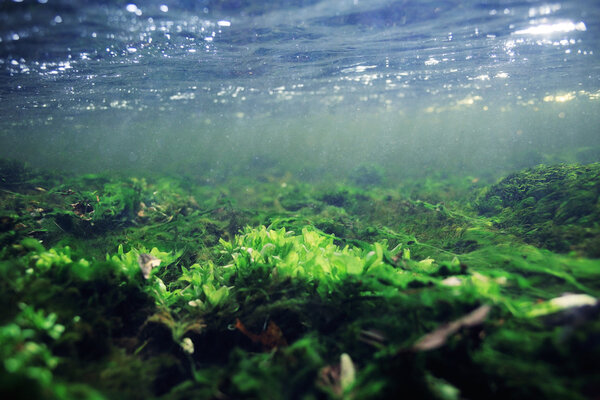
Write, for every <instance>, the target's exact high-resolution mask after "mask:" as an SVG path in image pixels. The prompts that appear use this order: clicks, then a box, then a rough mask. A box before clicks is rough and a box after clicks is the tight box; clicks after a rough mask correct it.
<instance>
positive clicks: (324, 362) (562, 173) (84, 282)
mask: <svg viewBox="0 0 600 400" xmlns="http://www.w3.org/2000/svg"><path fill="white" fill-rule="evenodd" d="M594 168H595V166H587V167H581V166H570V167H569V166H560V167H552V168H550V169H544V168H542V167H540V168H539V170H538V169H534V170H528V171H522V172H521V173H522V174H523V176H521V177H519V176H520V175H519V174H516V175H515V176H516V177H517V178H514V177H512V178H510V179H509V178H507V180H506V181H500V182H499V183H498V184H496V185H493V186H489V187H487V188H485V189H483V191H482V189H481V187H480V185H479V184H477V185H475V184H474V183H473V179H471V178H469V179H463V178H460V179H458V178H456V179H455V178H452V179H449V180H448V181H443V180H440V181H436V182H433V181H431V182H427V181H415V182H409V181H405V182H403V184H402V189H401V191H399V189H398V190H397V189H393V188H381V187H369V188H365V187H354V186H352V185H348V184H342V185H340V184H337V185H329V186H318V185H309V184H307V183H305V182H295V181H293V180H292V179H291V178H290V177H289V176H287V177H286V176H277V177H273V178H272V179H265V180H264V181H263V182H260V183H256V182H255V181H252V182H249V181H247V180H245V179H243V178H240V177H237V178H235V179H232V180H231V181H230V182H228V185H227V186H198V185H196V184H193V183H192V182H193V181H192V180H189V179H187V178H186V179H175V178H166V177H159V178H152V177H145V178H117V177H110V178H108V177H99V176H86V177H74V178H65V179H64V180H63V181H62V182H60V183H57V184H56V186H55V187H52V186H49V185H48V186H47V187H46V188H45V190H44V191H39V190H31V184H30V183H28V182H25V183H24V184H23V185H16V186H14V187H12V188H11V190H10V191H9V192H2V193H1V194H0V202H2V204H3V205H6V206H8V211H7V212H6V213H5V216H6V218H7V219H6V220H5V221H4V222H3V223H4V224H5V225H3V226H5V228H4V229H3V232H1V233H0V235H1V236H0V238H1V240H2V243H3V245H2V249H1V250H0V301H1V302H2V304H3V305H4V307H3V308H2V310H1V311H0V339H1V340H2V347H1V349H2V350H1V351H2V352H3V353H2V355H3V360H8V361H6V362H8V365H6V362H5V364H4V365H2V366H1V367H2V368H0V392H2V394H5V393H9V392H10V394H11V395H13V396H14V394H17V395H21V396H29V397H39V398H57V397H60V398H69V397H74V398H75V397H77V398H102V397H106V398H114V397H120V398H139V397H144V398H190V397H200V398H213V397H229V398H262V397H268V398H273V399H278V398H281V399H283V398H290V397H306V398H333V399H335V398H385V397H397V396H400V395H405V396H406V395H410V396H412V397H415V398H433V399H457V398H493V399H499V398H507V397H510V398H517V399H526V398H532V397H534V398H556V397H559V398H574V399H579V398H586V396H587V397H589V396H590V395H591V394H593V393H595V392H597V389H598V387H597V385H596V384H595V379H594V377H595V375H597V374H598V373H599V371H598V367H597V363H595V361H594V360H595V359H596V358H597V357H598V356H600V347H599V346H598V343H596V342H597V341H596V340H595V338H596V337H597V335H598V332H600V325H599V324H598V322H597V321H598V318H597V317H598V316H599V315H600V305H599V303H598V300H597V299H598V297H600V287H599V286H598V260H597V259H594V258H586V257H582V256H576V255H575V254H568V253H567V254H557V253H555V252H553V251H551V250H548V249H546V248H540V247H537V246H536V244H537V242H536V241H535V240H530V239H528V237H524V236H523V235H522V233H523V229H524V228H522V227H521V225H515V226H512V225H510V224H509V221H510V218H511V217H512V216H513V215H514V214H515V213H517V212H518V213H520V214H519V217H522V218H529V219H530V220H531V221H533V220H535V221H538V220H539V221H541V220H543V218H549V219H552V221H554V222H553V223H556V224H558V222H557V221H563V219H561V218H558V219H556V217H557V216H558V215H562V214H559V213H558V211H557V210H564V213H566V214H565V215H567V214H568V215H569V217H567V218H566V219H564V221H565V223H564V224H562V225H559V226H562V227H564V226H566V225H569V226H572V227H578V228H581V227H584V228H585V229H595V228H594V224H593V223H590V224H588V222H589V221H590V219H593V218H595V217H594V215H595V214H594V212H595V211H594V210H595V209H594V208H593V207H592V208H586V207H583V206H581V204H583V203H581V202H575V203H577V204H579V206H577V207H575V208H573V209H571V208H569V207H568V206H567V205H565V204H563V203H564V201H563V203H561V204H559V205H558V206H557V208H552V212H550V213H539V214H535V215H534V216H530V217H527V216H526V215H525V213H526V212H529V211H532V210H537V208H535V207H532V206H531V205H528V206H521V205H522V202H523V201H526V200H527V199H528V198H529V197H531V196H534V195H535V194H536V193H537V194H539V195H540V196H541V197H540V201H542V202H543V201H545V200H544V199H545V198H546V197H548V199H550V198H558V197H560V196H561V195H557V194H556V193H557V192H556V190H559V189H560V187H561V185H562V186H564V185H567V186H568V187H571V188H573V187H578V186H577V185H579V184H582V182H587V184H586V185H584V186H586V187H588V189H589V190H588V191H592V192H593V190H595V189H594V188H595V187H596V186H595V185H596V184H597V178H595V175H593V173H592V172H593V170H594ZM544 171H545V172H544ZM553 171H554V172H553ZM569 171H571V172H572V173H571V172H569ZM582 171H583V172H582ZM540 174H542V175H543V176H546V174H549V176H554V177H555V178H551V177H549V178H547V179H546V178H542V177H540V176H541V175H540ZM582 177H583V178H582ZM121 179H123V181H124V182H125V184H124V185H123V187H122V188H121V187H120V186H119V182H121ZM581 179H583V180H581ZM282 180H285V182H284V183H285V185H283V184H282ZM519 182H520V183H519ZM553 182H554V183H553ZM569 182H570V183H569ZM474 185H475V186H474ZM569 185H571V186H569ZM573 185H575V186H573ZM250 188H251V189H250ZM69 190H71V191H69ZM477 192H479V197H478V198H477V200H476V201H475V202H473V199H474V198H475V196H476V194H477ZM559 193H562V192H559ZM96 195H97V196H98V197H99V198H100V201H101V202H102V199H103V198H106V203H105V205H102V206H100V205H98V199H95V196H96ZM552 196H554V197H552ZM584 197H585V196H584ZM76 198H80V199H84V200H86V201H89V202H90V205H91V206H93V207H94V212H93V213H92V212H91V211H90V212H84V213H82V215H77V214H76V213H75V211H74V209H73V208H72V206H71V204H73V201H74V199H76ZM585 198H587V197H585ZM196 199H198V200H196ZM82 201H83V200H82ZM575 203H574V204H575ZM584 203H585V202H584ZM494 204H499V206H500V207H499V208H497V209H496V208H494V206H493V205H494ZM585 204H587V203H585ZM32 205H35V207H36V209H41V210H42V211H35V210H34V211H35V212H33V215H32V210H31V208H30V207H32ZM101 207H106V209H107V210H110V211H106V212H102V213H99V214H98V217H96V216H95V214H96V211H97V210H101V209H102V208H101ZM561 207H562V208H561ZM569 210H571V211H573V210H588V211H589V210H591V211H589V212H588V211H585V212H578V211H577V212H576V211H573V212H571V211H569ZM84 211H85V210H84ZM561 212H563V211H561ZM86 214H91V215H86ZM100 214H104V216H103V217H102V216H100ZM67 216H68V218H69V219H71V220H72V221H74V222H73V225H72V227H73V228H72V229H66V228H67V226H66V225H64V224H63V225H60V223H61V222H64V221H63V220H62V219H61V218H67ZM83 217H84V218H83ZM88 218H89V220H87V219H88ZM94 218H99V219H98V220H97V223H98V224H100V225H101V226H102V230H101V231H100V230H98V229H99V228H98V227H96V226H95V225H92V222H93V221H94ZM573 218H574V219H573ZM555 219H556V220H555ZM567 221H568V222H567ZM54 222H56V223H57V224H55V223H54ZM95 223H96V222H94V224H95ZM19 224H22V225H24V226H26V227H27V228H26V229H24V228H22V227H20V226H19ZM34 226H38V227H41V229H36V230H33V229H30V227H34ZM100 232H102V234H101V235H100V234H99V233H100ZM535 232H537V231H535ZM582 254H583V253H582ZM567 292H568V294H565V293H567ZM11 360H12V361H11ZM524 376H527V377H533V379H526V380H524V379H523V377H524Z"/></svg>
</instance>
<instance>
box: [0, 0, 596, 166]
mask: <svg viewBox="0 0 600 400" xmlns="http://www.w3.org/2000/svg"><path fill="white" fill-rule="evenodd" d="M0 4H1V8H0V9H1V11H0V21H1V23H0V26H1V28H0V39H1V42H0V63H1V64H0V74H1V76H2V79H1V83H0V93H1V100H2V103H1V104H2V105H1V106H0V112H1V114H2V121H1V122H0V124H1V131H0V135H1V136H0V140H1V141H2V146H1V150H0V155H2V156H10V157H18V158H20V159H24V160H28V161H30V162H32V163H33V164H34V165H42V166H49V167H62V168H68V169H74V170H77V171H95V170H102V169H115V168H116V169H148V168H153V169H158V170H162V169H173V168H184V169H196V170H197V169H202V170H206V171H210V170H214V171H221V172H222V171H228V170H236V169H240V168H241V169H253V168H261V167H262V166H264V165H265V164H268V165H278V166H279V167H281V168H283V169H287V170H289V171H291V172H292V173H294V174H295V175H299V176H311V174H314V173H313V170H315V169H316V170H321V171H322V170H326V171H330V172H332V173H340V172H343V171H346V170H348V168H351V167H352V166H356V165H357V164H360V163H376V164H379V165H382V166H384V167H386V168H387V170H388V171H396V172H394V173H395V174H397V175H402V174H415V173H423V172H425V173H434V172H436V171H440V170H454V171H457V172H459V173H463V174H473V173H480V172H481V170H482V168H483V169H486V170H490V171H502V172H506V171H512V170H514V169H518V168H521V167H523V166H527V165H532V164H537V163H539V162H556V161H580V162H592V161H597V160H598V159H599V156H600V151H599V150H598V148H599V141H600V139H599V137H598V135H597V127H598V126H599V125H598V123H599V122H600V121H598V119H599V118H600V117H599V115H600V113H598V104H599V103H598V99H599V98H600V91H599V90H600V74H599V73H598V72H599V68H600V67H599V66H600V62H599V55H600V48H599V43H600V34H599V29H600V6H599V5H598V4H595V2H590V1H569V2H550V3H547V2H541V1H528V2H523V1H498V2H478V1H468V2H465V1H361V0H348V1H342V0H325V1H275V2H273V1H269V2H251V1H207V0H204V1H176V2H166V1H162V2H161V1H145V2H143V3H141V2H140V3H139V4H138V3H128V2H123V1H115V2H112V3H110V4H105V2H96V1H86V2H80V3H78V4H79V5H78V6H75V5H73V4H72V2H68V1H54V0H38V1H5V0H4V1H2V2H1V3H0ZM397 171H402V172H397Z"/></svg>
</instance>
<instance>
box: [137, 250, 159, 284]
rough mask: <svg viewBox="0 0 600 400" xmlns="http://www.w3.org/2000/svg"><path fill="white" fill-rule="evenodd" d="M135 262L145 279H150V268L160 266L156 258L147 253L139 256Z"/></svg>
mask: <svg viewBox="0 0 600 400" xmlns="http://www.w3.org/2000/svg"><path fill="white" fill-rule="evenodd" d="M137 261H138V265H139V266H140V269H141V270H142V274H143V275H144V278H145V279H149V278H150V272H151V271H152V268H154V267H158V266H159V265H160V260H159V259H158V258H156V257H154V256H153V255H152V254H147V253H142V254H140V255H139V257H138V260H137Z"/></svg>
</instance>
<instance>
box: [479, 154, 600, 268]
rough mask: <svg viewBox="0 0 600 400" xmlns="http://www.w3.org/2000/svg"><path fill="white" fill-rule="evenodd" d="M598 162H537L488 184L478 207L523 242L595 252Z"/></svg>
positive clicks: (598, 251)
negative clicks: (584, 163)
mask: <svg viewBox="0 0 600 400" xmlns="http://www.w3.org/2000/svg"><path fill="white" fill-rule="evenodd" d="M599 200H600V164H599V163H595V164H588V165H577V164H573V165H567V164H559V165H554V166H545V165H540V166H538V167H535V168H532V169H527V170H524V171H521V172H517V173H514V174H512V175H510V176H508V177H506V178H504V179H503V180H501V181H500V182H499V183H497V184H495V185H493V186H491V187H490V188H489V189H488V190H487V191H485V193H484V195H482V196H481V198H480V199H479V201H478V202H477V208H478V210H479V212H480V213H481V214H483V215H486V216H492V217H494V219H495V223H496V225H497V226H498V227H500V228H502V229H506V230H508V231H510V232H512V233H514V234H516V235H518V236H519V237H520V238H522V239H523V240H525V241H527V242H528V243H533V244H535V245H537V246H541V247H544V248H548V249H551V250H555V251H559V252H568V251H573V250H574V251H578V252H580V253H582V254H585V255H588V256H593V257H600V248H599V247H598V243H599V241H600V225H599V222H598V221H600V201H599Z"/></svg>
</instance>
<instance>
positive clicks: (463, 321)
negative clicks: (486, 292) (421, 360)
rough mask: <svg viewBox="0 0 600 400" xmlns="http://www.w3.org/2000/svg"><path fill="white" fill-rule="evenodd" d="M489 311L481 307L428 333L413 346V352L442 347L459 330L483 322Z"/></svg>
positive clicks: (488, 308)
mask: <svg viewBox="0 0 600 400" xmlns="http://www.w3.org/2000/svg"><path fill="white" fill-rule="evenodd" d="M491 309H492V308H491V307H490V306H488V305H483V306H480V307H478V308H476V309H475V310H473V311H471V312H470V313H468V314H467V315H465V316H462V317H461V318H459V319H457V320H456V321H452V322H450V323H447V324H444V325H442V326H440V327H439V328H437V329H436V330H434V331H433V332H430V333H428V334H427V335H425V336H423V337H422V338H421V339H419V340H418V341H417V343H415V345H414V346H413V350H417V351H428V350H433V349H437V348H438V347H441V346H443V345H444V344H445V343H446V340H447V339H448V337H449V336H450V335H453V334H455V333H456V332H458V331H459V330H460V329H461V328H464V327H472V326H476V325H479V324H481V323H482V322H483V321H485V319H486V317H487V315H488V313H489V312H490V310H491Z"/></svg>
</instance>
